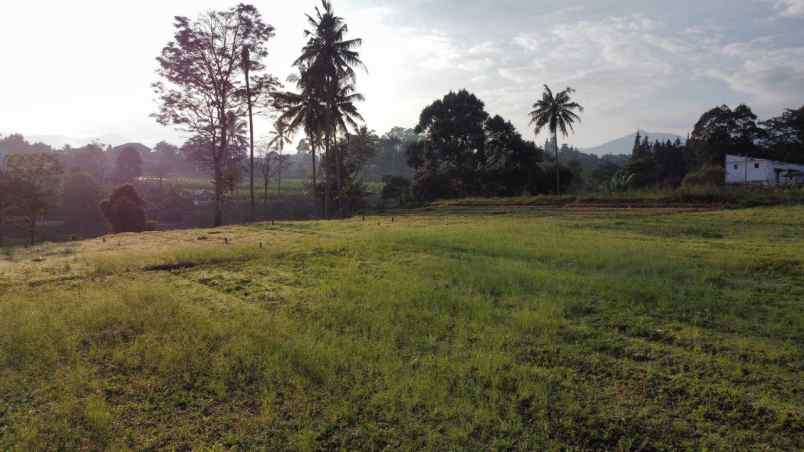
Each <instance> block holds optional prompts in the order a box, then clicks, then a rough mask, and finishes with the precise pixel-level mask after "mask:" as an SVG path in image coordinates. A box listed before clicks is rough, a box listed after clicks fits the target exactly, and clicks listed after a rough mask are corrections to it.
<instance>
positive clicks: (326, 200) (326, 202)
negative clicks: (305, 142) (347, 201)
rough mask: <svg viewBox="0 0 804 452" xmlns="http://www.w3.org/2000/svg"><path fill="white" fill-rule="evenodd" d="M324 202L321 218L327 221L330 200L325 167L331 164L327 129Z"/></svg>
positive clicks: (330, 148) (325, 137)
mask: <svg viewBox="0 0 804 452" xmlns="http://www.w3.org/2000/svg"><path fill="white" fill-rule="evenodd" d="M324 154H325V155H324V161H325V162H326V163H325V164H324V202H323V209H324V210H323V212H322V214H323V216H324V219H325V220H328V219H329V198H330V189H329V171H327V170H326V167H327V165H329V164H330V163H332V143H330V136H329V129H327V133H326V135H325V136H324Z"/></svg>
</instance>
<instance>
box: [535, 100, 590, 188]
mask: <svg viewBox="0 0 804 452" xmlns="http://www.w3.org/2000/svg"><path fill="white" fill-rule="evenodd" d="M574 92H575V90H574V89H572V88H567V89H565V90H564V91H561V92H559V93H557V94H555V95H553V91H552V90H551V89H550V87H549V86H547V85H544V93H542V98H541V99H539V100H538V101H537V102H536V103H535V104H533V111H531V112H530V124H531V125H532V126H533V127H534V132H535V134H536V135H539V133H540V132H541V131H542V130H544V128H545V127H546V128H547V130H548V131H550V133H552V134H553V145H554V146H555V148H556V194H560V193H561V171H560V168H559V166H558V132H559V131H561V134H562V135H564V138H566V137H567V136H569V132H573V133H574V132H575V129H574V127H573V126H574V124H575V121H577V122H581V117H580V116H578V114H577V113H575V112H576V111H577V112H578V113H583V107H582V106H581V105H580V104H579V103H577V102H573V101H572V98H571V97H572V93H574Z"/></svg>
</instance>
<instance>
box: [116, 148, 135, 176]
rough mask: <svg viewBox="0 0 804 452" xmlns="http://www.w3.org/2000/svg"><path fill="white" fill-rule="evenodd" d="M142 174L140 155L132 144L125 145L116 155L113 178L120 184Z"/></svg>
mask: <svg viewBox="0 0 804 452" xmlns="http://www.w3.org/2000/svg"><path fill="white" fill-rule="evenodd" d="M141 176H142V155H141V154H140V151H139V150H137V149H136V148H134V147H132V146H126V147H124V148H123V149H121V150H120V153H119V154H118V155H117V167H116V169H115V180H116V181H117V182H118V183H121V184H130V183H133V182H135V181H136V180H137V179H139V178H140V177H141Z"/></svg>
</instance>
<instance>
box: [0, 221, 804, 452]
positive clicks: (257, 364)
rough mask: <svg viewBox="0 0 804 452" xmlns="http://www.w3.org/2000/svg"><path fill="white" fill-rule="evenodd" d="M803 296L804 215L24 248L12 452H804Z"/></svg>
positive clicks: (6, 270) (7, 435)
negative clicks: (681, 451) (174, 451)
mask: <svg viewBox="0 0 804 452" xmlns="http://www.w3.org/2000/svg"><path fill="white" fill-rule="evenodd" d="M397 215H399V214H397ZM165 264H182V265H180V266H177V267H176V269H175V270H173V271H146V270H145V269H146V268H152V267H153V266H156V265H165ZM802 275H804V208H802V207H775V208H756V209H748V210H730V211H721V212H693V213H672V214H663V215H660V214H657V213H655V212H653V211H642V210H635V211H627V210H622V211H610V210H601V211H599V212H595V211H589V210H584V209H579V210H572V209H564V210H561V211H553V210H545V211H540V210H539V209H527V210H516V209H515V210H513V211H510V212H506V211H502V212H500V211H496V212H491V213H483V212H482V211H478V210H476V209H470V210H467V211H465V212H461V211H460V210H459V209H458V210H456V209H454V208H453V209H446V208H440V207H436V208H432V209H431V211H422V212H418V213H409V214H405V215H402V216H396V217H392V216H390V215H388V216H383V217H368V218H366V219H365V221H363V220H362V218H358V219H355V220H351V221H343V222H309V223H278V224H277V225H276V226H270V225H256V226H250V227H230V228H222V229H219V230H214V231H212V230H196V231H177V232H163V233H148V234H143V235H121V236H114V237H107V238H106V239H105V240H102V239H98V240H93V241H85V242H76V243H72V244H60V245H56V244H52V245H42V246H40V247H37V248H33V249H27V250H26V249H14V250H10V251H7V252H6V253H5V254H2V255H0V450H6V449H11V450H36V449H52V450H75V449H85V450H93V449H113V450H126V449H131V450H141V449H183V450H189V449H199V450H229V449H236V450H253V449H267V450H287V449H291V450H321V449H327V450H329V449H343V450H356V449H385V448H389V449H404V450H419V449H430V450H444V449H450V450H451V449H468V450H487V449H512V450H549V449H552V450H560V449H576V450H577V449H580V450H591V449H607V450H612V449H615V450H616V449H619V450H640V449H643V450H644V449H648V450H678V449H696V450H702V449H708V450H730V449H732V450H797V449H798V450H800V449H801V448H803V447H804V415H802V410H803V408H804V351H802V346H804V309H802V308H804V277H802Z"/></svg>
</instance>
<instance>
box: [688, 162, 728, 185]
mask: <svg viewBox="0 0 804 452" xmlns="http://www.w3.org/2000/svg"><path fill="white" fill-rule="evenodd" d="M725 183H726V170H725V169H724V168H723V167H722V166H719V165H706V166H703V167H701V168H699V169H697V170H695V171H693V172H691V173H689V174H687V176H686V177H685V178H684V182H682V186H683V187H684V188H688V187H720V186H722V185H724V184H725Z"/></svg>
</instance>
